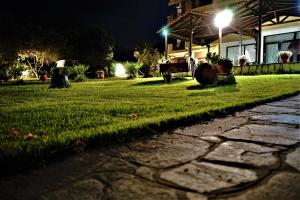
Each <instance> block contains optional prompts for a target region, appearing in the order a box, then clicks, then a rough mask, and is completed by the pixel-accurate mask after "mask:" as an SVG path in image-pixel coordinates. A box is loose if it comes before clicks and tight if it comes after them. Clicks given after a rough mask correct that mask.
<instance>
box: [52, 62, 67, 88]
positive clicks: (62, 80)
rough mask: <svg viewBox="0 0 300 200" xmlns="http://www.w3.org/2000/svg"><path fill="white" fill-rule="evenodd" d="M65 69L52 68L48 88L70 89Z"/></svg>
mask: <svg viewBox="0 0 300 200" xmlns="http://www.w3.org/2000/svg"><path fill="white" fill-rule="evenodd" d="M67 71H68V70H67V69H66V68H60V67H59V68H58V67H57V68H54V69H53V70H52V78H51V85H50V88H67V87H70V82H69V79H68V76H67Z"/></svg>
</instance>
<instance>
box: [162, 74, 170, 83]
mask: <svg viewBox="0 0 300 200" xmlns="http://www.w3.org/2000/svg"><path fill="white" fill-rule="evenodd" d="M163 77H164V81H165V83H172V74H165V75H163Z"/></svg>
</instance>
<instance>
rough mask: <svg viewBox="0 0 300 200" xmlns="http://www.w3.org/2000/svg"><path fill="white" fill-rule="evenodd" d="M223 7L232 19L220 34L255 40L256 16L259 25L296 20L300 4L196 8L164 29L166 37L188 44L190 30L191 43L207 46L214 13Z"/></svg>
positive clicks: (241, 2) (289, 0)
mask: <svg viewBox="0 0 300 200" xmlns="http://www.w3.org/2000/svg"><path fill="white" fill-rule="evenodd" d="M260 5H261V6H260ZM225 8H228V9H231V10H232V11H233V12H234V18H233V20H232V23H231V25H230V26H228V27H226V28H224V30H223V34H224V35H226V34H229V33H242V34H244V35H248V36H252V37H256V36H257V33H258V31H257V27H258V25H259V20H258V18H259V16H260V15H261V17H262V23H266V22H271V23H272V24H280V23H285V22H286V21H285V20H286V19H287V18H288V17H289V16H293V17H299V18H296V19H294V21H295V20H296V21H300V3H299V2H297V0H263V1H261V4H260V0H229V1H222V2H221V3H219V4H211V5H207V6H203V7H199V8H196V9H193V10H191V11H189V12H188V13H185V14H184V15H182V16H181V17H179V18H177V19H176V20H174V21H173V22H171V23H169V24H168V25H167V26H166V27H167V28H168V29H169V35H170V36H171V37H175V38H180V39H183V40H186V41H188V40H190V34H191V31H193V42H194V43H196V44H200V45H205V44H209V43H210V42H212V41H214V40H216V39H217V38H218V28H217V27H216V26H215V25H214V18H215V16H216V13H218V12H219V11H221V10H223V9H225ZM162 30H163V29H161V30H159V31H158V32H161V31H162Z"/></svg>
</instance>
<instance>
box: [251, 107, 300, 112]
mask: <svg viewBox="0 0 300 200" xmlns="http://www.w3.org/2000/svg"><path fill="white" fill-rule="evenodd" d="M250 111H252V112H257V113H279V114H289V113H297V111H298V110H297V109H293V108H286V107H277V106H269V105H263V106H258V107H255V108H253V109H251V110H250Z"/></svg>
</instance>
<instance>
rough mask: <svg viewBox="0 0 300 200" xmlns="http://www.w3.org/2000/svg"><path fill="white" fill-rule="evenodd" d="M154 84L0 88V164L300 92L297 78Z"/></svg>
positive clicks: (129, 82)
mask: <svg viewBox="0 0 300 200" xmlns="http://www.w3.org/2000/svg"><path fill="white" fill-rule="evenodd" d="M160 80H162V78H153V79H136V80H106V81H89V82H85V83H72V85H71V87H70V88H68V89H49V88H48V85H47V84H36V85H35V84H31V85H24V86H0V158H2V159H4V158H7V157H15V156H19V155H27V154H28V155H33V156H40V155H47V154H52V153H55V152H56V151H61V150H66V149H72V148H73V147H74V144H75V147H76V145H77V146H80V145H82V143H89V142H91V141H101V140H102V139H103V140H104V139H106V140H107V139H111V140H115V139H117V138H122V137H123V136H126V137H127V136H130V134H131V133H143V131H144V130H147V128H149V129H150V128H151V129H154V130H159V128H160V127H164V128H166V127H167V128H170V129H172V128H173V127H175V126H176V124H177V125H178V124H180V123H182V122H184V123H185V122H189V121H193V122H194V121H197V120H201V119H203V117H205V116H212V115H215V114H217V113H219V114H220V113H225V112H227V111H230V110H231V111H232V110H234V107H238V108H243V107H244V106H249V105H254V104H256V103H259V102H264V101H266V100H270V99H274V98H277V97H280V96H283V95H290V94H293V93H295V92H297V91H298V92H299V91H300V84H299V83H300V75H269V76H243V77H242V76H241V77H237V82H238V84H237V85H233V86H220V87H215V88H213V87H211V88H201V87H198V86H197V85H198V83H197V82H196V81H195V80H191V79H186V80H183V81H180V80H177V81H175V82H174V83H173V84H163V83H161V81H160ZM150 81H151V82H150ZM195 86H196V87H195ZM139 131H140V132H139ZM78 141H82V142H78ZM76 142H77V143H76Z"/></svg>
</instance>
